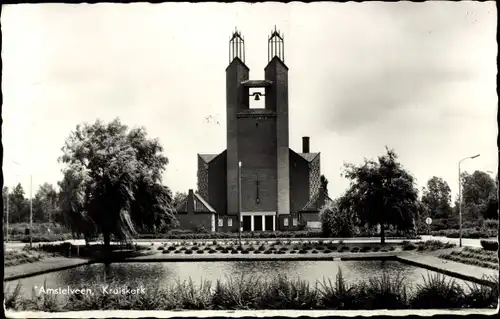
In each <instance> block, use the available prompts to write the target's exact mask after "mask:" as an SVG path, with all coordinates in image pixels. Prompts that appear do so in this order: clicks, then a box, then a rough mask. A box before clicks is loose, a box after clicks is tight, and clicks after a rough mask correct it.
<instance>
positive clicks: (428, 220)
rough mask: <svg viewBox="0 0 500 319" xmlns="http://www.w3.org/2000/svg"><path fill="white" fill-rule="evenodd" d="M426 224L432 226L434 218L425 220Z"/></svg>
mask: <svg viewBox="0 0 500 319" xmlns="http://www.w3.org/2000/svg"><path fill="white" fill-rule="evenodd" d="M425 223H426V224H427V225H430V224H432V218H430V217H427V218H426V219H425Z"/></svg>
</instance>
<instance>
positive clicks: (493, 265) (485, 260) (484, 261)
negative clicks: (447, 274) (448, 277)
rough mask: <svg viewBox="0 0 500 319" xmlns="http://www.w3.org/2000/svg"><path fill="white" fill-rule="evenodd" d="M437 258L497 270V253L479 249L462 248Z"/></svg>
mask: <svg viewBox="0 0 500 319" xmlns="http://www.w3.org/2000/svg"><path fill="white" fill-rule="evenodd" d="M439 258H441V259H446V260H452V261H456V262H459V263H463V264H467V265H473V266H478V267H483V268H490V269H497V270H498V269H499V267H498V255H497V253H496V252H493V251H488V250H483V249H480V248H471V247H464V248H463V249H462V250H461V251H452V252H450V253H448V254H441V255H439Z"/></svg>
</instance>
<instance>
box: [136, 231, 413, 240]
mask: <svg viewBox="0 0 500 319" xmlns="http://www.w3.org/2000/svg"><path fill="white" fill-rule="evenodd" d="M238 236H239V235H238V233H219V232H217V233H188V232H177V231H175V232H174V231H173V232H169V233H166V234H140V235H139V237H138V238H140V239H156V238H163V239H183V240H186V239H187V240H189V239H236V238H238ZM241 237H242V238H323V234H322V233H321V232H317V231H276V232H243V233H242V234H241ZM355 237H358V238H359V237H373V234H370V233H361V234H359V235H357V236H355ZM386 237H388V238H389V237H390V238H401V239H419V238H420V237H419V236H404V235H401V234H399V233H397V232H387V233H386Z"/></svg>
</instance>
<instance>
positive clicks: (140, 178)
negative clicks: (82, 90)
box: [60, 119, 176, 247]
mask: <svg viewBox="0 0 500 319" xmlns="http://www.w3.org/2000/svg"><path fill="white" fill-rule="evenodd" d="M62 151H63V155H62V156H61V158H60V162H62V163H64V164H66V168H65V170H64V172H65V177H68V181H67V182H70V181H72V183H73V186H72V187H73V188H71V187H69V188H68V190H67V191H66V192H62V191H61V198H60V201H61V202H62V203H65V202H66V204H65V205H64V206H63V207H62V211H63V214H66V215H67V216H71V218H66V220H67V223H69V224H70V225H69V226H70V227H72V229H73V230H74V231H75V232H76V233H79V234H84V233H85V232H87V234H91V233H97V234H102V235H103V239H104V245H105V246H106V247H109V245H110V242H111V236H114V237H115V239H117V240H120V241H126V240H128V239H131V238H133V237H135V236H136V235H137V230H138V229H140V230H145V229H146V230H150V231H156V230H158V229H165V227H168V226H169V225H173V224H175V223H176V219H175V213H174V208H173V206H172V194H171V192H170V190H169V189H168V188H167V187H166V186H163V185H162V183H161V182H162V173H163V171H164V170H165V167H166V165H167V164H168V159H167V157H165V156H164V155H163V154H162V153H163V148H162V146H161V145H160V143H159V141H158V140H157V139H149V138H148V137H147V134H146V131H145V129H144V128H137V129H132V130H129V128H128V127H127V126H126V125H123V124H122V123H121V122H120V121H119V120H118V119H115V120H113V121H112V122H110V123H107V124H105V123H103V122H101V121H99V120H98V121H96V122H95V123H93V124H91V125H90V124H86V123H85V124H83V125H78V126H77V127H76V129H75V130H74V131H73V132H71V134H70V136H69V137H68V138H67V139H66V141H65V144H64V147H63V148H62ZM69 177H71V178H69ZM64 194H66V195H64ZM64 196H67V197H66V198H64ZM75 223H80V224H81V225H84V227H79V226H77V225H75ZM82 228H83V229H82Z"/></svg>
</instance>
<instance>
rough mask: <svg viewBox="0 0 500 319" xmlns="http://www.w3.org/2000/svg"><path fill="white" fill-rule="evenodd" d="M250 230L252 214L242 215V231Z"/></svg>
mask: <svg viewBox="0 0 500 319" xmlns="http://www.w3.org/2000/svg"><path fill="white" fill-rule="evenodd" d="M251 230H252V216H243V231H251Z"/></svg>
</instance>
